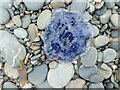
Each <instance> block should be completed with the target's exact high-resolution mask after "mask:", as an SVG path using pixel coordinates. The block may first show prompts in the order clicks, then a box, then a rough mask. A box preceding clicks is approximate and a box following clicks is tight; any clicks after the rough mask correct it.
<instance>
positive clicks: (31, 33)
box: [27, 24, 38, 41]
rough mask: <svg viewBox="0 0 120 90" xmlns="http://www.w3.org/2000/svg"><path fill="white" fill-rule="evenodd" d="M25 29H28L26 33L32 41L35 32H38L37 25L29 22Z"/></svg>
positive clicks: (35, 35)
mask: <svg viewBox="0 0 120 90" xmlns="http://www.w3.org/2000/svg"><path fill="white" fill-rule="evenodd" d="M27 31H28V34H29V36H30V40H31V41H34V40H35V38H36V37H37V34H38V28H37V26H36V25H35V24H30V25H29V27H28V29H27Z"/></svg>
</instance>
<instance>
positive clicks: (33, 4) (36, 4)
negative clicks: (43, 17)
mask: <svg viewBox="0 0 120 90" xmlns="http://www.w3.org/2000/svg"><path fill="white" fill-rule="evenodd" d="M23 2H24V4H25V6H26V7H27V9H28V10H34V11H36V10H40V9H41V8H42V6H43V5H44V2H45V0H34V1H32V0H27V1H26V0H23Z"/></svg>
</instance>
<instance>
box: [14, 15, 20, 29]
mask: <svg viewBox="0 0 120 90" xmlns="http://www.w3.org/2000/svg"><path fill="white" fill-rule="evenodd" d="M12 21H13V23H14V24H16V25H17V26H18V27H20V26H22V21H21V19H20V17H18V16H14V17H12Z"/></svg>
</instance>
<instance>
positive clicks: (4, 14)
mask: <svg viewBox="0 0 120 90" xmlns="http://www.w3.org/2000/svg"><path fill="white" fill-rule="evenodd" d="M0 12H1V13H0V24H6V23H7V22H8V21H9V19H10V15H9V13H8V11H7V9H5V8H3V7H0Z"/></svg>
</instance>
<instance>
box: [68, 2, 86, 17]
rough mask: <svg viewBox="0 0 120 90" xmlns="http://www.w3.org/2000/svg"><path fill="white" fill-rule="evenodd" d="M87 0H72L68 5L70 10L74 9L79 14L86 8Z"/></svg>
mask: <svg viewBox="0 0 120 90" xmlns="http://www.w3.org/2000/svg"><path fill="white" fill-rule="evenodd" d="M87 3H88V2H87V0H74V1H73V2H72V4H71V6H70V11H75V12H77V13H79V14H81V15H83V13H84V12H85V10H86V9H87Z"/></svg>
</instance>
